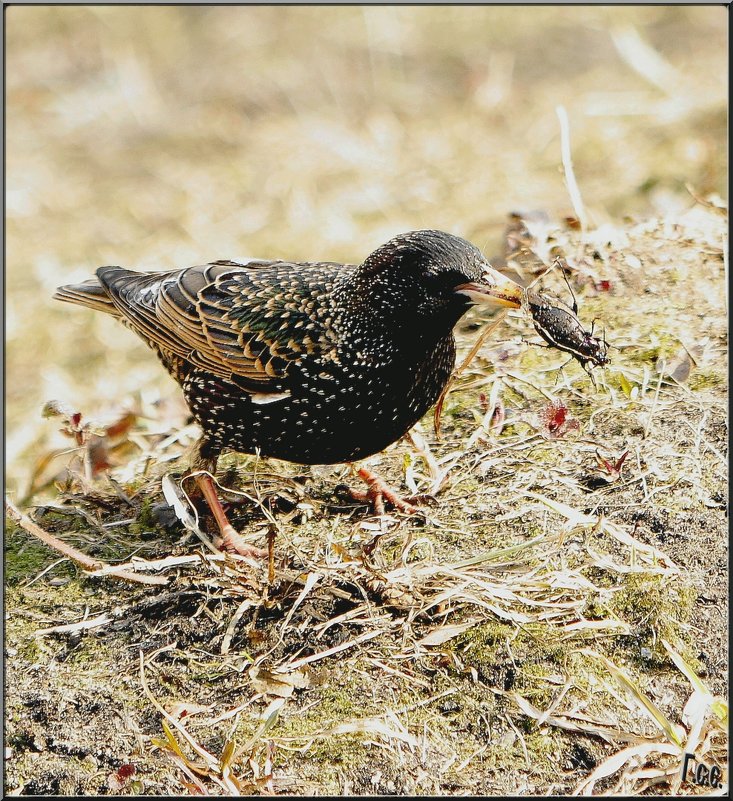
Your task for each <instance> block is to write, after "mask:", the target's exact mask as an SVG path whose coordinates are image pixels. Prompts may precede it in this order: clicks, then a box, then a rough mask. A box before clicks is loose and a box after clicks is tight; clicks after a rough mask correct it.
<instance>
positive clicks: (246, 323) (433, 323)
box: [54, 231, 522, 549]
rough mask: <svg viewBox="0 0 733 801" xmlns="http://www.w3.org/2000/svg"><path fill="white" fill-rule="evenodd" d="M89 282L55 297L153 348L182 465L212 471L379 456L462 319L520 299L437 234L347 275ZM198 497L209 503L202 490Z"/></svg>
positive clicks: (286, 267)
mask: <svg viewBox="0 0 733 801" xmlns="http://www.w3.org/2000/svg"><path fill="white" fill-rule="evenodd" d="M96 274H97V279H96V280H95V279H93V280H91V281H87V282H85V283H82V284H75V285H68V286H63V287H60V288H59V289H58V291H57V292H56V294H55V296H54V297H56V298H57V299H59V300H64V301H68V302H70V303H76V304H80V305H82V306H88V307H90V308H93V309H98V310H100V311H104V312H107V313H109V314H112V315H113V316H115V317H117V318H118V319H119V320H120V321H121V322H123V323H124V324H125V325H127V326H128V327H129V328H131V329H132V330H133V331H135V332H136V333H137V334H139V335H140V336H141V337H142V338H143V339H144V340H145V342H146V343H147V344H148V345H149V346H150V347H151V348H153V350H155V352H156V353H157V354H158V356H159V357H160V359H161V361H162V362H163V364H164V365H165V367H166V369H167V370H168V372H169V373H170V374H171V375H172V376H173V377H174V378H175V379H176V381H178V383H179V384H180V385H181V387H182V388H183V393H184V396H185V398H186V401H187V403H188V405H189V407H190V409H191V412H192V413H193V415H194V417H195V418H196V420H197V421H198V423H199V424H200V426H201V428H202V430H203V436H202V438H201V441H200V443H199V452H198V458H197V460H196V461H195V464H196V465H197V466H198V467H201V466H204V467H206V468H208V469H210V470H211V471H212V472H213V470H214V469H215V466H216V460H217V457H218V456H219V454H220V453H221V451H222V450H223V449H232V450H235V451H240V452H243V453H256V452H259V453H260V454H262V455H263V456H272V457H276V458H279V459H285V460H288V461H292V462H297V463H300V464H332V463H337V462H352V461H355V460H358V459H362V458H364V457H366V456H370V455H371V454H374V453H377V452H379V451H381V450H382V449H384V448H385V447H386V446H387V445H389V444H390V443H392V442H394V441H395V440H397V439H399V437H401V436H402V435H403V434H404V433H405V432H406V431H408V430H409V429H410V428H411V427H412V426H413V425H414V424H415V423H416V422H417V421H418V420H419V419H420V418H421V417H422V416H423V415H424V414H425V412H426V411H427V410H428V409H429V408H430V406H431V405H432V404H433V403H434V402H435V401H436V400H437V398H438V396H439V395H440V393H441V390H442V389H443V387H444V386H445V384H446V382H447V381H448V378H449V376H450V374H451V371H452V370H453V367H454V363H455V340H454V338H453V333H452V329H453V327H454V325H455V324H456V323H457V322H458V320H459V318H460V317H461V316H462V315H463V314H464V313H465V312H466V311H467V310H468V309H469V307H470V306H471V305H472V304H474V303H493V304H499V305H504V306H509V307H513V308H517V307H519V305H520V303H521V298H522V290H521V287H519V286H518V285H517V284H515V283H513V282H512V281H510V280H509V279H507V278H505V277H504V276H502V275H501V274H500V273H498V272H496V271H495V270H493V269H492V268H491V266H490V265H489V264H488V263H487V261H486V259H485V258H484V257H483V255H482V254H481V252H480V251H479V250H478V249H477V248H476V247H474V246H473V245H472V244H470V243H469V242H467V241H465V240H464V239H461V238H459V237H457V236H453V235H451V234H447V233H444V232H442V231H414V232H411V233H407V234H403V235H401V236H397V237H395V238H394V239H392V240H390V241H389V242H387V243H386V244H385V245H382V246H381V247H379V248H378V249H377V250H375V251H374V252H373V253H372V254H371V255H370V256H369V257H368V258H367V259H366V260H365V261H364V262H363V264H361V265H359V266H356V265H346V264H336V263H333V262H319V263H291V262H286V261H262V260H252V261H247V262H245V263H241V264H240V263H237V262H233V261H217V262H213V263H211V264H205V265H202V266H198V267H189V268H187V269H183V270H175V271H172V272H164V273H138V272H134V271H132V270H126V269H123V268H121V267H101V268H100V269H99V270H97V273H96ZM361 475H362V477H363V478H364V479H365V480H366V481H367V482H368V483H370V484H371V485H372V487H371V488H372V489H373V490H375V491H376V492H377V493H378V494H380V495H381V494H383V493H382V490H383V489H384V488H385V487H384V486H382V485H381V484H380V485H378V486H377V482H378V481H379V480H378V479H376V478H375V477H374V476H373V475H372V474H370V473H368V472H367V471H363V472H362V473H361ZM202 489H203V490H204V492H205V495H206V497H207V500H209V502H210V503H211V502H212V499H211V495H212V493H213V484H212V485H211V486H210V487H209V488H208V490H207V489H206V488H205V487H204V486H203V485H202ZM214 495H215V493H214ZM384 495H385V497H387V498H388V499H390V500H392V497H390V494H387V493H384ZM215 513H216V512H215ZM222 514H223V512H222ZM217 520H220V518H219V515H218V514H217ZM224 520H225V518H224ZM220 522H221V521H220ZM227 525H228V523H227ZM225 539H227V538H226V537H225ZM228 544H230V545H231V544H232V543H231V540H230V541H229V543H228ZM235 547H236V545H235ZM237 549H238V548H237Z"/></svg>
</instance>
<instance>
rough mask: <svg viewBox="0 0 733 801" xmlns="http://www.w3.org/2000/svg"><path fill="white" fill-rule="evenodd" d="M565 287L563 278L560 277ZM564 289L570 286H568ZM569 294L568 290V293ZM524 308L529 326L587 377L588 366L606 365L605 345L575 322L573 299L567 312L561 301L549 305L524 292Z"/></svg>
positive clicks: (604, 340) (574, 303) (548, 302)
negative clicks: (569, 356) (566, 354)
mask: <svg viewBox="0 0 733 801" xmlns="http://www.w3.org/2000/svg"><path fill="white" fill-rule="evenodd" d="M563 276H564V277H565V281H566V283H567V276H565V273H563ZM568 288H570V284H569V283H568ZM570 292H571V294H572V289H570ZM527 305H528V306H529V311H530V314H531V315H532V323H533V325H534V327H535V330H536V331H537V333H538V334H539V335H540V336H541V337H542V339H544V340H545V342H547V344H548V345H549V346H550V347H551V348H557V349H558V350H562V351H564V352H565V353H569V354H570V355H571V356H572V357H573V358H574V359H577V360H578V361H579V362H580V365H581V367H582V368H583V369H584V370H585V371H586V372H587V373H588V375H590V371H589V370H588V367H587V365H588V363H589V362H590V363H591V364H592V365H593V366H594V367H603V366H604V365H606V364H608V363H609V362H610V359H609V358H608V343H607V342H606V338H605V336H604V337H603V339H599V338H598V337H595V336H593V326H591V330H590V331H586V330H585V328H583V324H582V323H581V322H580V320H579V319H578V303H577V301H576V300H575V295H573V306H572V308H570V307H569V306H566V304H564V303H562V302H561V301H556V302H555V301H550V300H549V299H548V298H546V297H545V296H544V295H540V294H539V293H538V292H533V291H532V290H527Z"/></svg>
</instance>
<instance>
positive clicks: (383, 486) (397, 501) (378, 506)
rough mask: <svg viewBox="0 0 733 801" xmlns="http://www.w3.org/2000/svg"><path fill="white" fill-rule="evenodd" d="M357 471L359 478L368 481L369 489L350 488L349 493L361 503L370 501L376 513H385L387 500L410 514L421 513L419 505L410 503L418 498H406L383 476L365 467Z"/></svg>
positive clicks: (379, 514)
mask: <svg viewBox="0 0 733 801" xmlns="http://www.w3.org/2000/svg"><path fill="white" fill-rule="evenodd" d="M357 472H358V475H359V478H361V479H362V481H365V482H366V485H367V489H366V490H355V489H351V488H349V494H350V495H351V497H352V498H354V500H356V501H359V502H360V503H368V504H369V505H370V506H371V507H372V509H373V510H374V514H375V515H377V516H379V517H382V516H383V515H384V503H385V501H387V502H388V503H390V504H391V505H392V506H393V507H394V508H395V509H397V510H398V511H400V512H405V513H406V514H408V515H414V514H419V513H420V512H421V510H420V509H419V508H418V507H417V506H415V505H414V504H412V503H410V500H416V499H417V498H411V499H410V500H406V499H405V498H403V497H402V496H401V495H399V494H398V493H397V491H396V490H395V489H394V488H393V487H390V485H389V484H388V483H387V482H386V481H385V480H384V479H383V478H382V477H381V476H378V475H377V474H376V473H372V472H371V471H370V470H367V469H366V468H365V467H362V468H360V469H359V470H358V471H357ZM418 497H421V496H418Z"/></svg>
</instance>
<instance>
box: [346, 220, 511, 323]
mask: <svg viewBox="0 0 733 801" xmlns="http://www.w3.org/2000/svg"><path fill="white" fill-rule="evenodd" d="M358 272H359V275H360V278H361V279H362V280H363V281H365V282H367V283H368V285H369V286H370V288H371V290H372V291H374V292H376V293H378V294H379V295H382V296H385V293H386V294H387V295H390V294H391V295H392V299H393V303H391V304H390V306H397V307H398V308H400V307H402V308H404V307H409V308H406V311H408V312H409V313H411V314H417V315H419V316H422V317H433V318H438V317H446V318H450V319H452V320H453V322H456V321H457V320H458V318H459V317H460V316H461V315H462V314H463V313H464V312H465V311H467V310H468V308H469V307H470V306H471V305H474V304H476V305H487V306H504V307H508V308H510V309H517V308H519V306H520V305H521V302H522V292H523V290H522V287H521V286H519V284H516V283H514V281H512V280H510V279H509V278H506V277H505V276H503V275H501V273H499V272H497V271H496V270H495V269H494V268H493V267H492V266H491V265H490V264H489V263H488V261H487V260H486V259H485V258H484V256H483V254H482V253H481V251H480V250H479V249H478V248H477V247H475V246H474V245H472V244H471V243H470V242H467V241H466V240H465V239H461V238H460V237H458V236H454V235H453V234H447V233H445V232H444V231H411V232H410V233H407V234H401V235H400V236H396V237H394V239H391V240H390V241H389V242H387V243H386V244H384V245H382V246H381V247H379V248H377V250H375V251H374V253H372V254H371V255H370V256H369V257H368V258H367V259H366V261H365V262H364V264H363V265H362V266H361V267H360V268H359V271H358Z"/></svg>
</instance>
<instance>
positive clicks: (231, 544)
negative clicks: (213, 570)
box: [214, 524, 269, 559]
mask: <svg viewBox="0 0 733 801" xmlns="http://www.w3.org/2000/svg"><path fill="white" fill-rule="evenodd" d="M214 545H216V547H217V548H221V549H222V550H225V551H228V552H229V553H238V554H240V555H241V556H246V557H248V558H250V559H266V558H267V557H268V556H269V551H268V550H267V549H266V548H258V547H257V546H256V545H250V544H249V543H247V542H245V541H244V538H243V537H242V535H241V534H240V533H239V532H238V531H237V530H236V529H235V528H234V526H232V525H231V524H226V525H225V526H222V528H221V536H220V537H218V538H217V539H216V540H215V541H214Z"/></svg>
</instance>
